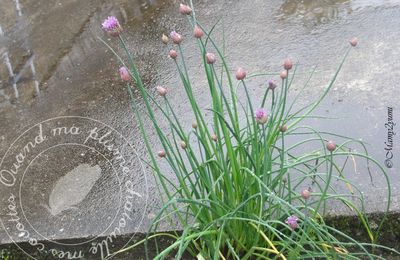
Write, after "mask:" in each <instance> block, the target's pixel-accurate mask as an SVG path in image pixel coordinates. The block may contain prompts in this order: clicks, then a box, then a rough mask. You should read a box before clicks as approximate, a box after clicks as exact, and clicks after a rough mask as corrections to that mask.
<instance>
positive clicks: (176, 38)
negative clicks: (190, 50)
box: [169, 31, 183, 44]
mask: <svg viewBox="0 0 400 260" xmlns="http://www.w3.org/2000/svg"><path fill="white" fill-rule="evenodd" d="M169 37H171V39H172V42H173V43H175V44H180V43H181V42H182V41H183V38H182V35H180V34H179V33H177V32H175V31H172V32H171V33H170V35H169Z"/></svg>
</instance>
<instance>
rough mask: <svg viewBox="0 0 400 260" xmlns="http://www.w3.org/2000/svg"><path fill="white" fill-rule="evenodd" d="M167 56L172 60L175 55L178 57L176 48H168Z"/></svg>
mask: <svg viewBox="0 0 400 260" xmlns="http://www.w3.org/2000/svg"><path fill="white" fill-rule="evenodd" d="M169 57H170V58H171V59H173V60H175V59H176V57H178V53H177V52H176V50H170V51H169Z"/></svg>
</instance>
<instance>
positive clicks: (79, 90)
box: [0, 0, 400, 254]
mask: <svg viewBox="0 0 400 260" xmlns="http://www.w3.org/2000/svg"><path fill="white" fill-rule="evenodd" d="M194 2H195V5H196V11H197V13H196V14H197V17H198V18H199V20H200V21H204V22H203V24H204V26H205V27H206V28H211V27H212V26H213V25H214V23H217V22H218V21H219V23H218V25H217V27H216V28H217V29H216V30H215V32H214V34H215V38H216V41H217V42H219V43H222V40H223V37H222V35H224V38H225V44H226V47H227V48H226V55H227V58H228V60H229V62H230V63H231V67H232V68H235V67H238V66H241V67H244V68H246V70H247V71H248V72H249V73H250V74H252V73H258V72H263V71H268V72H279V71H280V69H281V67H280V66H281V63H282V60H283V59H284V58H286V57H291V58H292V59H293V60H294V61H295V62H296V64H298V65H299V69H298V77H297V78H296V80H295V82H294V86H293V93H294V94H295V93H297V92H298V91H299V89H300V88H301V86H302V84H303V83H304V82H305V80H306V78H307V75H309V72H310V71H311V70H312V69H313V67H314V66H317V68H316V73H315V76H314V78H313V79H312V80H311V82H310V84H309V87H308V88H307V89H306V90H305V92H304V94H303V96H302V98H301V99H300V100H299V103H298V104H297V105H298V106H299V107H300V106H301V105H305V104H307V103H308V102H309V101H310V100H313V99H314V98H315V97H316V96H317V94H319V93H321V91H322V89H323V87H324V86H326V84H327V83H328V82H329V79H330V78H331V76H332V75H333V73H334V71H335V69H336V67H337V65H338V64H339V62H340V60H341V57H342V55H343V54H344V52H345V49H346V48H347V46H348V43H347V41H348V39H349V38H351V37H353V36H357V37H358V38H359V40H360V43H359V45H358V46H357V47H356V48H355V49H354V50H353V51H352V52H351V53H350V56H349V58H348V60H347V62H346V63H345V65H344V67H343V71H342V73H341V74H340V75H339V77H338V81H337V82H336V84H335V86H334V88H333V89H332V91H331V92H330V94H329V95H328V96H327V97H326V99H325V101H324V102H323V103H322V104H321V107H320V108H319V109H318V111H316V112H315V114H316V115H320V116H326V117H332V118H336V119H330V120H321V119H310V120H308V121H307V122H306V124H307V125H311V126H313V127H314V128H316V129H320V130H322V131H331V132H335V133H338V134H343V135H347V136H351V137H353V138H356V139H359V138H360V139H362V140H363V141H365V142H366V144H367V149H368V151H369V154H370V155H371V156H372V157H374V158H376V160H377V161H378V162H379V163H381V164H382V165H384V164H385V160H386V153H387V150H385V148H388V146H387V145H386V144H385V142H386V143H387V142H388V128H389V125H386V126H385V124H387V123H388V113H389V114H391V115H392V117H393V122H394V123H397V122H398V121H399V120H398V118H400V117H399V115H400V113H399V107H398V104H399V101H400V90H399V88H398V87H397V84H398V82H399V80H400V61H399V59H398V57H399V56H400V41H399V39H400V31H399V30H398V28H400V16H399V13H400V1H398V0H387V1H380V0H352V1H350V0H335V1H325V0H315V1H297V0H286V1H281V0H271V1H263V0H251V1H244V0H235V1H227V0H226V1H225V0H217V1H214V0H213V1H211V0H204V1H194ZM178 5H179V3H178V2H177V1H157V0H148V1H145V0H129V1H128V0H118V1H112V2H110V1H103V0H101V1H55V0H50V1H49V0H46V1H44V0H35V1H31V0H24V1H18V0H2V1H1V5H0V14H1V15H0V26H1V31H0V33H1V36H0V56H1V62H0V122H1V124H0V137H1V138H0V154H1V156H4V158H5V159H3V162H2V165H1V169H2V170H3V169H8V170H9V169H11V167H13V160H12V157H10V156H9V155H10V154H12V153H13V152H14V153H17V152H18V151H24V149H23V148H24V147H25V145H27V144H28V143H29V142H31V145H33V144H37V146H35V147H36V148H37V149H34V147H33V146H31V147H30V148H31V149H30V150H29V153H28V154H27V155H28V156H26V157H25V158H26V160H23V161H24V162H23V163H21V164H24V171H21V170H20V173H19V174H18V175H17V178H16V180H15V181H13V180H12V178H11V177H10V178H8V179H7V181H4V182H6V183H7V185H3V184H0V186H1V188H0V198H1V199H0V209H1V211H0V218H1V219H2V221H3V227H1V228H0V244H6V243H10V242H11V240H14V241H27V240H28V239H29V238H31V239H37V240H38V241H42V240H43V239H45V240H59V239H61V240H62V239H71V238H88V239H84V240H83V242H81V243H82V244H83V247H82V248H84V249H82V251H85V253H86V254H90V253H88V252H89V250H92V252H93V250H94V249H95V248H98V252H100V248H101V246H100V245H99V243H98V244H97V247H96V244H95V245H94V246H93V244H92V242H93V241H94V240H93V241H92V240H91V238H93V237H96V236H100V237H104V236H105V237H107V235H109V234H112V232H113V231H114V232H117V233H118V232H119V233H121V234H130V235H133V234H134V233H135V232H137V231H141V232H145V231H146V230H147V228H148V225H149V223H150V221H151V219H152V218H154V216H155V214H157V212H158V209H160V207H161V202H160V198H159V195H158V192H157V188H156V185H155V182H154V180H153V178H152V174H151V172H150V171H149V169H147V168H146V167H145V166H144V165H141V164H140V157H141V156H143V155H145V150H144V146H143V144H142V141H141V140H142V139H141V137H140V134H139V131H138V128H137V125H136V123H135V121H134V119H133V116H132V113H131V111H130V109H129V103H128V96H127V94H126V92H125V89H124V86H123V85H122V84H121V83H120V80H119V79H118V73H117V66H118V63H117V60H116V59H115V57H113V55H112V54H111V53H110V51H108V50H107V49H106V48H105V47H104V46H103V45H102V43H101V42H100V41H99V40H98V39H97V37H102V38H103V39H105V40H106V41H107V42H108V43H109V44H111V45H112V46H113V47H115V48H118V45H117V41H116V40H115V39H109V37H108V36H107V35H105V34H104V33H103V32H102V31H101V27H100V23H101V22H102V20H103V19H104V18H106V17H107V16H108V15H115V16H117V17H118V18H119V19H120V21H121V23H122V25H123V27H124V30H125V35H126V37H127V42H128V47H129V49H130V50H131V51H132V52H133V53H134V54H135V55H136V57H137V58H136V60H137V61H138V63H139V68H140V70H141V72H142V73H143V78H144V81H145V83H146V85H147V86H148V87H149V89H150V90H151V91H154V89H155V86H156V85H164V86H167V87H168V88H169V96H170V97H171V98H172V103H174V104H176V109H177V113H178V114H179V115H182V116H183V117H184V120H185V121H186V123H187V125H188V127H190V122H191V121H192V116H191V115H190V114H188V113H187V107H188V106H187V103H186V102H185V100H184V99H182V95H181V93H182V86H181V84H180V83H179V81H178V75H177V72H176V70H175V68H174V66H173V63H172V62H171V61H170V60H169V59H168V58H167V53H168V51H169V48H168V47H165V46H164V45H163V44H162V43H161V41H160V36H161V35H162V33H165V34H167V33H168V32H169V31H171V30H177V31H179V32H182V33H183V36H184V39H185V42H184V44H183V48H184V53H185V54H186V56H187V65H188V67H189V68H190V74H191V75H192V82H193V83H194V93H195V95H196V97H197V98H198V100H199V102H200V103H201V104H202V107H203V108H207V107H208V103H209V100H208V99H207V96H208V95H207V92H206V91H207V88H205V86H206V79H205V77H204V76H203V75H202V74H201V73H199V72H200V69H201V68H200V62H199V57H200V54H199V52H198V51H197V50H196V51H193V50H194V48H195V47H196V45H195V41H194V40H193V39H192V37H191V33H192V32H191V30H190V29H189V27H188V24H187V21H186V19H185V17H182V16H180V15H179V14H178V13H177V6H178ZM221 17H222V19H220V18H221ZM267 79H268V78H267V77H262V78H261V77H260V78H257V79H254V80H252V81H251V82H250V84H249V86H250V88H251V89H252V92H253V95H254V98H255V99H256V100H257V97H258V96H260V93H261V92H262V91H263V90H264V88H265V85H266V84H265V82H266V80H267ZM388 108H392V110H391V111H392V112H390V111H388ZM65 116H69V117H65ZM71 116H74V117H71ZM93 119H95V120H93ZM46 120H47V121H46ZM96 120H97V121H96ZM73 127H75V128H73ZM60 128H61V129H60ZM77 129H78V130H80V131H78V130H77ZM94 129H97V130H98V131H97V132H96V131H95V132H93V131H94ZM54 131H60V133H58V132H57V133H56V134H54ZM109 131H111V134H109V135H106V134H107V132H109ZM78 132H79V133H78ZM394 132H397V125H395V126H394ZM40 133H42V137H43V138H44V136H46V137H47V139H46V141H43V142H40V141H41V138H40ZM74 133H75V134H74ZM95 134H97V136H95ZM105 135H106V137H104V138H103V139H101V137H102V136H105ZM36 137H37V139H35V138H36ZM108 137H110V139H108ZM111 137H112V138H111ZM105 140H113V141H114V142H115V144H114V146H113V148H115V147H120V149H118V152H120V153H121V156H120V157H118V156H115V154H113V153H110V151H114V152H115V151H116V150H115V149H114V150H113V149H109V152H107V149H108V147H107V146H106V145H105V143H104V141H105ZM35 142H36V143H35ZM110 142H111V141H110ZM151 142H152V144H153V146H154V147H155V148H157V147H158V146H159V144H158V143H157V142H156V140H152V141H151ZM60 143H62V144H63V145H57V144H60ZM108 144H110V143H108ZM392 148H393V150H392V151H393V158H392V159H391V163H392V164H393V166H392V168H387V167H386V168H385V170H386V172H387V174H388V176H389V179H390V181H391V183H392V195H391V200H392V204H391V208H390V210H391V211H394V212H396V211H399V210H400V204H399V199H398V198H399V195H400V191H399V187H400V186H399V185H400V173H399V170H398V169H399V165H400V153H399V152H398V151H399V148H400V141H399V140H397V136H394V140H393V147H392ZM355 149H360V147H359V146H357V147H355ZM25 152H26V150H25ZM116 158H118V159H116ZM121 158H124V159H125V160H126V166H127V167H128V168H129V171H124V169H125V168H123V167H124V166H125V165H124V164H123V163H122V159H121ZM349 165H350V166H348V168H349V170H348V171H346V177H347V178H349V180H350V181H352V182H353V183H354V184H356V186H357V188H359V189H360V190H361V191H362V194H363V195H364V196H365V202H366V203H365V209H366V211H367V212H379V211H382V210H384V209H385V205H386V203H387V201H388V196H387V189H386V188H385V179H384V178H383V177H382V174H380V173H379V171H378V170H377V169H376V168H372V169H371V177H372V181H371V178H370V174H369V173H368V171H367V170H366V169H365V161H362V160H356V161H353V164H349ZM21 169H22V167H21ZM99 169H100V170H99ZM99 171H101V173H100V172H99ZM79 172H81V173H82V176H79ZM166 174H168V172H166ZM4 176H6V175H4ZM340 188H342V189H343V187H338V189H340ZM132 206H133V207H132ZM124 210H125V211H124ZM329 210H330V211H329V213H330V214H352V212H348V211H347V210H346V209H345V208H343V207H341V206H339V205H336V204H332V207H331V208H330V209H329ZM124 213H125V215H124ZM123 217H125V218H123ZM121 219H123V220H121ZM124 221H125V222H126V223H121V222H124ZM17 224H20V225H19V227H20V228H21V224H23V225H24V226H23V227H24V228H23V229H24V230H25V231H21V230H19V229H17V228H16V225H17ZM122 226H123V227H122ZM4 228H5V229H6V230H5V229H4ZM115 228H119V230H117V231H116V230H115ZM161 228H162V229H168V228H169V226H168V225H166V224H165V225H164V226H162V227H161ZM6 231H7V232H6ZM28 232H29V235H30V236H29V237H27V234H28ZM100 241H101V240H100ZM74 243H76V241H75V242H72V243H64V244H63V243H61V245H60V244H57V243H53V244H51V246H50V247H49V248H53V247H54V248H57V246H60V248H77V247H76V245H74ZM110 244H111V243H110ZM121 246H122V245H121ZM47 247H48V245H47ZM71 250H72V249H71ZM102 250H106V249H105V246H104V247H103V248H102ZM76 253H78V252H76Z"/></svg>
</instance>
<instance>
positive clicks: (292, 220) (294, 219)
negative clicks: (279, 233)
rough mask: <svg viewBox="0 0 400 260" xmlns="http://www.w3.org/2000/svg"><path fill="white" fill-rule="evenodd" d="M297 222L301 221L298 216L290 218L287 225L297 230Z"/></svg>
mask: <svg viewBox="0 0 400 260" xmlns="http://www.w3.org/2000/svg"><path fill="white" fill-rule="evenodd" d="M297 221H299V219H298V218H297V217H296V216H294V215H293V216H290V217H288V218H287V219H286V224H288V226H289V227H290V228H291V229H292V230H295V229H296V228H297V227H298V223H297Z"/></svg>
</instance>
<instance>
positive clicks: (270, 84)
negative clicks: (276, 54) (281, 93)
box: [268, 79, 276, 90]
mask: <svg viewBox="0 0 400 260" xmlns="http://www.w3.org/2000/svg"><path fill="white" fill-rule="evenodd" d="M268 88H269V89H270V90H274V89H275V88H276V84H275V82H274V81H273V80H272V79H270V80H268Z"/></svg>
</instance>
